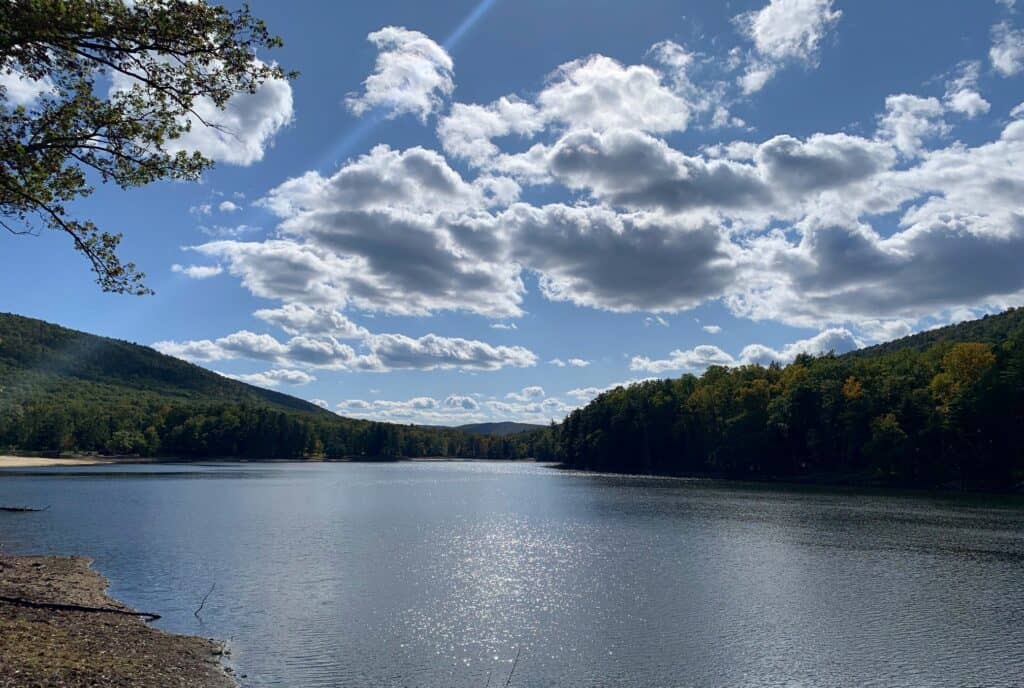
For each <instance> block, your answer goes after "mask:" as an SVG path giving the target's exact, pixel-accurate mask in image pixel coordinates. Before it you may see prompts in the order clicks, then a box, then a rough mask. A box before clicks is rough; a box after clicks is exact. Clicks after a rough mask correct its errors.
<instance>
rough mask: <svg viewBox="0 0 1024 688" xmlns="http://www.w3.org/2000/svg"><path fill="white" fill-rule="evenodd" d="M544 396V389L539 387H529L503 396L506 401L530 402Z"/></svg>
mask: <svg viewBox="0 0 1024 688" xmlns="http://www.w3.org/2000/svg"><path fill="white" fill-rule="evenodd" d="M545 396H546V395H545V394H544V388H543V387H540V386H539V385H533V386H531V387H523V388H522V389H521V390H520V391H518V392H509V393H508V394H506V395H505V398H506V399H511V400H512V401H521V402H524V403H525V402H530V401H537V400H538V399H543V398H544V397H545Z"/></svg>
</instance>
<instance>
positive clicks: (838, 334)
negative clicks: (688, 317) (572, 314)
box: [629, 328, 864, 373]
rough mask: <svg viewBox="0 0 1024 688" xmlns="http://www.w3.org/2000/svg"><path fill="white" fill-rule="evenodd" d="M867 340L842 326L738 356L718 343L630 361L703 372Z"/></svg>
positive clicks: (844, 348) (847, 347)
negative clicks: (718, 345) (729, 352)
mask: <svg viewBox="0 0 1024 688" xmlns="http://www.w3.org/2000/svg"><path fill="white" fill-rule="evenodd" d="M863 345H864V343H863V342H862V341H861V340H859V339H857V338H856V337H855V336H854V335H853V334H852V333H851V332H850V331H849V330H846V329H842V328H833V329H828V330H825V331H823V332H820V333H818V334H816V335H814V336H813V337H810V338H808V339H801V340H799V341H796V342H793V343H792V344H788V345H787V346H785V347H783V348H782V349H781V350H776V349H772V348H771V347H768V346H765V345H763V344H750V345H748V346H746V347H744V349H743V351H741V352H740V355H739V357H738V358H734V357H733V356H731V355H730V354H728V353H726V352H725V351H723V350H722V349H720V348H718V347H717V346H712V345H710V344H702V345H700V346H696V347H694V348H692V349H686V350H683V349H676V350H675V351H672V352H670V353H669V356H668V358H665V359H658V360H655V359H650V358H647V357H646V356H634V357H633V359H632V361H630V366H629V367H630V369H631V370H639V371H644V372H648V373H664V372H667V371H670V370H671V371H678V370H681V371H685V372H688V373H702V372H704V371H705V370H707V369H708V368H709V367H710V366H715V365H721V366H735V365H747V364H758V365H768V364H769V363H772V362H773V361H777V362H779V363H791V362H792V361H793V360H794V359H795V358H796V357H797V356H798V355H800V354H811V355H814V356H817V355H821V354H824V353H828V352H830V351H831V352H835V353H837V354H842V353H846V352H848V351H853V350H854V349H857V348H860V347H862V346H863Z"/></svg>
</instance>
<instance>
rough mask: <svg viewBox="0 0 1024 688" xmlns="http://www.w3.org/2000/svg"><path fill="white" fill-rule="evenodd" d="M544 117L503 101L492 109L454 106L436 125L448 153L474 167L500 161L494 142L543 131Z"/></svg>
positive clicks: (523, 105)
mask: <svg viewBox="0 0 1024 688" xmlns="http://www.w3.org/2000/svg"><path fill="white" fill-rule="evenodd" d="M544 125H545V116H544V115H543V114H542V113H541V111H540V110H539V109H538V108H537V107H536V106H534V105H532V104H530V103H528V102H526V101H523V100H520V99H519V98H515V97H501V98H499V99H498V100H496V101H494V102H493V103H491V104H489V105H467V104H465V103H455V104H454V105H452V108H451V112H449V113H448V115H446V116H445V117H443V118H442V119H441V120H440V122H438V125H437V137H438V139H439V140H440V141H441V145H442V147H443V148H444V150H445V152H446V153H448V154H449V155H452V156H455V157H457V158H463V159H465V160H468V161H470V162H471V163H473V164H475V165H478V166H480V165H483V164H485V163H486V162H487V161H488V160H490V159H492V158H495V157H497V156H498V155H499V154H500V153H501V150H500V149H499V148H498V146H497V145H496V144H495V143H494V142H493V139H495V138H500V137H503V136H509V135H513V134H514V135H518V136H530V135H533V134H536V133H538V132H539V131H541V130H542V129H543V128H544Z"/></svg>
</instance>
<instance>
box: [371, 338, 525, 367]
mask: <svg viewBox="0 0 1024 688" xmlns="http://www.w3.org/2000/svg"><path fill="white" fill-rule="evenodd" d="M367 343H368V345H369V347H370V349H371V351H372V352H373V355H374V356H376V357H377V358H379V359H380V361H381V364H382V365H383V366H384V367H385V368H387V369H391V370H393V369H396V368H414V369H419V370H433V369H435V368H461V369H464V370H498V369H500V368H504V367H515V368H528V367H531V366H534V365H536V364H537V357H536V355H534V354H533V352H531V351H530V350H529V349H526V348H524V347H521V346H493V345H491V344H487V343H485V342H481V341H477V340H471V339H462V338H460V337H441V336H438V335H434V334H428V335H425V336H423V337H418V338H413V337H408V336H406V335H401V334H378V335H373V336H372V337H371V338H370V339H368V340H367Z"/></svg>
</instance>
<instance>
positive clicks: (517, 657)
mask: <svg viewBox="0 0 1024 688" xmlns="http://www.w3.org/2000/svg"><path fill="white" fill-rule="evenodd" d="M522 651H523V646H522V645H520V646H519V648H518V649H517V650H516V659H515V661H514V662H512V671H510V672H508V680H507V681H505V688H508V687H509V686H511V685H512V675H513V674H515V673H516V664H519V653H520V652H522Z"/></svg>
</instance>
